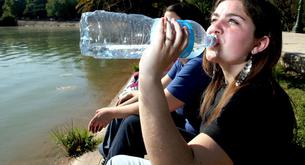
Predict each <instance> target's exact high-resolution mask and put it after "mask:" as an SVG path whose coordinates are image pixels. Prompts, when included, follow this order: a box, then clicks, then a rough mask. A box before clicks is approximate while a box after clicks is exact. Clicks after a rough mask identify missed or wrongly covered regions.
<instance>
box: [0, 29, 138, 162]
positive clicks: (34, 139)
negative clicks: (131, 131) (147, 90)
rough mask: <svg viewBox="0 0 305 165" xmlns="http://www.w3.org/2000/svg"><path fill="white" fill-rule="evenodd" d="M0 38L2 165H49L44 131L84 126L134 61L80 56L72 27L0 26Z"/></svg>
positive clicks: (49, 144) (49, 145) (51, 159)
mask: <svg viewBox="0 0 305 165" xmlns="http://www.w3.org/2000/svg"><path fill="white" fill-rule="evenodd" d="M0 39H1V42H0V79H1V83H0V92H1V95H0V113H1V115H0V132H1V136H0V141H1V143H0V161H1V164H3V165H6V164H17V165H18V164H53V163H52V162H54V158H57V157H56V154H57V152H58V150H54V144H53V143H52V142H51V141H50V137H49V131H50V130H51V129H53V128H55V127H57V126H61V125H65V124H67V123H69V122H71V120H73V121H74V123H75V125H79V126H84V127H85V126H86V124H87V122H88V120H89V119H90V118H91V116H92V114H93V113H94V111H95V109H97V108H99V107H101V106H106V105H107V104H108V103H109V102H110V100H111V99H112V98H113V97H114V96H115V94H116V92H117V91H118V90H119V89H120V88H121V87H122V85H123V84H124V83H125V82H126V80H127V79H128V77H129V76H130V74H131V72H132V65H134V64H136V63H137V61H131V60H97V59H93V58H89V57H84V56H81V55H80V53H79V30H78V29H31V28H0ZM50 162H51V163H50Z"/></svg>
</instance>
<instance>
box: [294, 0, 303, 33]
mask: <svg viewBox="0 0 305 165" xmlns="http://www.w3.org/2000/svg"><path fill="white" fill-rule="evenodd" d="M303 7H304V6H303V0H299V7H298V15H297V21H296V23H295V25H294V27H293V29H292V31H293V32H296V33H302V32H303V26H304V24H303V11H304V10H303Z"/></svg>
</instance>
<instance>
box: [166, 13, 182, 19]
mask: <svg viewBox="0 0 305 165" xmlns="http://www.w3.org/2000/svg"><path fill="white" fill-rule="evenodd" d="M164 17H166V18H167V19H169V20H170V19H172V18H175V19H176V20H177V19H181V18H180V17H179V16H178V15H177V14H176V13H175V12H172V11H166V12H165V13H164Z"/></svg>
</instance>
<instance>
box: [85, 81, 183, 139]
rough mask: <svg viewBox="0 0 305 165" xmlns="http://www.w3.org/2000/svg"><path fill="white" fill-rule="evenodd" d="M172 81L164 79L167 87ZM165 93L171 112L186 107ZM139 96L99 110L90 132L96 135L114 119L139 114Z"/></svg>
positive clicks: (90, 123) (91, 123)
mask: <svg viewBox="0 0 305 165" xmlns="http://www.w3.org/2000/svg"><path fill="white" fill-rule="evenodd" d="M171 81H172V79H171V78H170V77H169V76H167V75H166V76H164V77H163V78H162V82H164V85H165V86H167V85H168V84H169V83H170V82H171ZM164 85H163V86H164ZM164 92H165V95H166V100H167V104H168V107H169V111H170V112H172V111H174V110H176V109H177V108H178V107H181V106H182V105H184V102H182V101H181V100H179V99H177V98H176V97H175V96H173V95H172V94H171V93H170V92H169V91H168V90H167V89H164ZM138 95H139V92H135V93H134V97H133V98H131V99H129V100H127V101H126V102H124V103H122V104H121V105H118V106H115V107H105V108H101V109H98V110H97V111H96V114H95V115H94V117H93V118H92V119H91V120H90V122H89V125H88V129H89V131H91V132H93V133H95V132H98V131H100V130H102V129H103V128H104V127H106V125H107V124H108V123H109V122H110V121H111V120H112V119H114V118H125V117H127V116H129V115H133V114H139V102H138Z"/></svg>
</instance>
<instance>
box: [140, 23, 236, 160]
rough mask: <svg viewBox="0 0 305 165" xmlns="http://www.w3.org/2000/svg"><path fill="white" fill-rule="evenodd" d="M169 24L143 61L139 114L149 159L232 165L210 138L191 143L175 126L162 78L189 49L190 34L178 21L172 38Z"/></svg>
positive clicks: (141, 64)
mask: <svg viewBox="0 0 305 165" xmlns="http://www.w3.org/2000/svg"><path fill="white" fill-rule="evenodd" d="M165 22H166V21H165V19H162V23H163V24H161V23H160V24H159V33H158V37H157V38H156V41H155V42H154V43H153V44H152V45H150V47H149V48H148V49H147V50H146V51H145V53H144V55H143V57H142V58H141V61H140V76H139V80H140V81H139V82H140V85H139V89H140V95H139V106H140V107H139V109H140V111H139V114H140V121H141V129H142V133H143V139H144V143H145V147H146V150H147V153H148V157H149V159H150V160H151V161H152V164H158V165H162V164H165V165H167V164H187V165H188V164H232V162H231V161H230V159H229V158H228V156H227V155H226V154H225V152H224V151H223V150H222V149H221V148H220V147H219V146H218V145H217V143H216V142H214V141H213V139H211V138H209V137H208V136H207V135H205V134H200V135H198V136H197V137H196V138H195V139H194V140H192V141H191V142H190V144H187V143H186V142H185V140H184V139H183V138H182V136H181V135H180V133H179V132H178V130H177V129H176V127H175V124H174V122H173V120H172V118H171V116H170V113H169V110H168V105H167V100H166V97H165V93H164V90H163V86H162V83H161V80H160V79H161V73H162V70H163V68H164V67H165V66H166V65H168V64H169V63H170V62H171V61H173V60H174V59H176V58H177V56H178V54H179V52H181V51H182V50H183V48H185V47H186V45H187V39H186V38H187V33H186V32H185V31H182V30H181V28H180V26H179V24H178V23H177V22H176V21H174V22H173V24H174V27H175V32H176V35H175V36H172V34H173V33H172V29H171V28H170V26H169V24H168V23H167V26H166V34H164V30H163V29H164V27H165V24H166V23H165ZM185 33H186V34H185ZM164 35H166V37H165V36H164ZM166 38H169V39H166ZM177 50H178V51H177Z"/></svg>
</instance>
